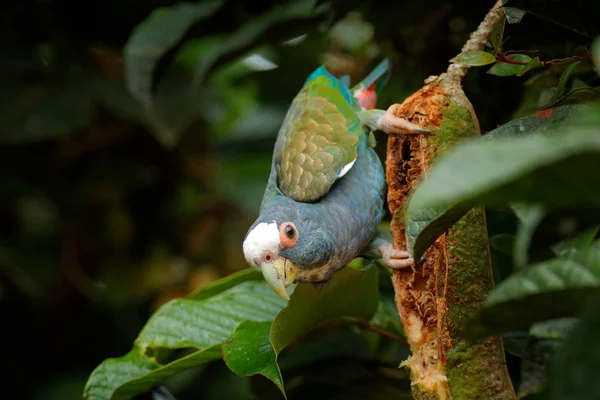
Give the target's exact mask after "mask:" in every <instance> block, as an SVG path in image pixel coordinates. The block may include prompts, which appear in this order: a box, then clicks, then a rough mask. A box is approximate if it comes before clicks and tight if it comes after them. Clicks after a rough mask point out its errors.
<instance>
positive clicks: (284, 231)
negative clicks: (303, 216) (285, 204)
mask: <svg viewBox="0 0 600 400" xmlns="http://www.w3.org/2000/svg"><path fill="white" fill-rule="evenodd" d="M279 238H280V241H281V246H282V247H283V248H285V249H289V248H290V247H293V246H294V245H295V244H296V242H297V241H298V229H297V228H296V225H294V223H293V222H284V223H283V224H281V226H280V227H279Z"/></svg>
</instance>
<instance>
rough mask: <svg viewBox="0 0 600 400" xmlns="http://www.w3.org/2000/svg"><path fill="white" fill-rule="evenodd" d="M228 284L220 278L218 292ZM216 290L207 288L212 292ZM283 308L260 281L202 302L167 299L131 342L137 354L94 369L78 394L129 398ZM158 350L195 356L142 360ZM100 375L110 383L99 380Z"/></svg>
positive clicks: (212, 355)
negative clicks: (240, 329) (240, 327)
mask: <svg viewBox="0 0 600 400" xmlns="http://www.w3.org/2000/svg"><path fill="white" fill-rule="evenodd" d="M248 275H250V274H245V275H241V276H245V277H248ZM239 276H240V275H238V276H237V279H239ZM231 281H232V279H231V278H230V279H225V282H224V283H222V285H221V287H222V288H224V287H226V286H227V285H228V284H230V283H231ZM217 286H218V285H216V284H215V285H213V290H214V288H215V287H217ZM209 290H210V289H209ZM199 297H201V296H199ZM285 304H286V301H285V300H283V299H281V298H280V297H279V296H277V295H276V294H275V293H274V292H273V291H272V290H271V288H270V287H269V286H268V285H267V284H266V283H265V282H264V281H247V282H242V283H240V284H239V285H237V286H235V287H232V288H230V289H228V290H226V291H223V292H222V293H219V294H217V295H214V296H213V297H209V298H204V299H202V300H193V299H189V298H188V299H176V300H172V301H170V302H168V303H166V304H165V305H163V306H162V307H161V308H160V309H159V310H158V311H157V312H156V313H155V314H154V315H152V317H150V319H149V320H148V322H147V323H146V325H145V326H144V328H143V329H142V331H141V332H140V334H139V336H138V338H137V339H136V348H137V349H139V350H138V351H135V350H134V351H133V352H132V353H129V354H128V355H127V356H124V357H121V358H117V359H109V360H106V361H104V362H103V363H102V364H100V365H99V366H98V367H97V368H96V369H95V370H94V372H93V373H92V375H91V376H90V378H89V380H88V383H87V385H86V388H85V392H84V395H85V396H88V398H92V399H124V398H131V397H132V396H134V395H135V394H137V393H140V392H142V391H144V390H146V389H149V388H151V387H152V386H154V385H156V384H157V383H159V382H161V381H163V380H164V379H166V378H167V377H169V376H172V375H174V374H177V373H179V372H181V371H183V370H186V369H190V368H192V367H195V366H198V365H201V364H203V363H205V362H207V361H211V360H215V359H218V358H220V357H221V344H222V343H223V342H224V341H226V340H227V339H228V338H229V337H230V336H231V334H232V333H233V332H234V330H235V329H236V328H237V326H238V325H239V324H240V323H241V322H242V321H246V320H250V321H256V322H269V323H270V321H272V320H273V319H274V318H275V316H276V315H277V313H278V312H279V311H280V310H281V309H282V308H283V307H284V306H285ZM158 348H168V349H177V348H194V349H198V351H195V352H193V353H191V354H189V355H187V356H185V357H182V358H179V359H177V360H175V361H173V362H170V363H167V364H164V365H161V364H160V363H158V362H156V361H154V360H153V359H152V358H150V357H149V356H148V355H147V353H148V349H158ZM140 365H141V366H142V367H140ZM106 376H108V377H111V379H106V378H102V377H106Z"/></svg>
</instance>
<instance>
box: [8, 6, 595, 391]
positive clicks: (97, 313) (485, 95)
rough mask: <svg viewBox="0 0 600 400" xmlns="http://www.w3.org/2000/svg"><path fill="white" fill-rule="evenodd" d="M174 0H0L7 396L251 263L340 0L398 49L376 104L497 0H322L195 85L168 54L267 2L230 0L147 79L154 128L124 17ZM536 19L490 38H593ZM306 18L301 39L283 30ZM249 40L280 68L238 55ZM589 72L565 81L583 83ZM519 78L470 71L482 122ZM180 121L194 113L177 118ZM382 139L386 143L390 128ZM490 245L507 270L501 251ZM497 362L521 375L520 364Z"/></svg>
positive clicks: (221, 30) (77, 366)
mask: <svg viewBox="0 0 600 400" xmlns="http://www.w3.org/2000/svg"><path fill="white" fill-rule="evenodd" d="M532 3H535V2H532ZM538 3H539V2H538ZM174 4H176V3H175V2H167V1H157V0H154V1H137V0H124V1H114V0H110V1H95V0H94V1H87V2H81V1H67V0H65V1H60V0H45V1H33V0H27V1H21V0H19V1H17V0H5V1H4V2H2V5H0V88H1V89H0V315H1V316H2V320H3V324H2V326H3V328H2V330H1V331H2V336H3V343H4V344H5V347H4V351H3V360H4V363H5V367H6V370H5V372H4V373H3V378H4V379H3V382H5V384H4V388H3V389H2V390H3V391H9V392H11V391H13V390H14V391H15V392H16V393H18V398H21V399H29V398H31V399H44V400H49V399H67V398H69V399H70V398H79V397H80V396H81V392H82V388H83V385H84V383H85V381H86V379H87V376H88V375H89V373H90V371H91V370H92V369H93V368H94V367H95V366H96V365H98V363H99V362H100V361H102V360H103V359H104V358H106V357H108V356H117V355H121V354H124V353H125V352H127V351H128V350H129V349H130V347H131V343H132V341H133V340H134V339H135V337H136V335H137V333H138V332H139V330H140V329H141V327H142V326H143V324H144V323H145V321H146V320H147V318H148V316H149V315H150V314H151V313H152V312H153V311H154V310H156V308H157V307H158V306H159V305H160V304H163V303H164V302H165V301H167V300H169V299H172V298H174V297H180V296H184V295H185V294H187V293H188V292H189V291H191V290H193V289H195V288H198V287H201V286H202V285H204V284H206V283H208V282H211V281H213V280H214V279H216V278H218V277H222V276H225V275H227V274H230V273H232V272H234V271H237V270H240V269H242V268H245V267H246V265H245V262H244V259H243V255H242V251H241V243H242V240H243V237H244V235H245V233H246V230H247V228H248V227H249V226H250V224H251V223H252V221H253V220H254V218H255V216H256V214H257V211H258V205H259V203H260V199H261V196H262V190H263V188H264V184H265V183H266V180H267V174H268V171H269V167H270V154H271V150H272V145H273V142H274V138H275V135H276V134H277V130H278V127H279V124H280V123H281V121H282V120H283V117H284V115H285V112H286V110H287V107H288V105H289V103H290V102H291V100H292V98H293V96H294V95H295V93H296V92H297V90H299V88H300V86H301V85H302V83H303V81H304V79H305V78H306V76H307V75H308V74H309V73H310V72H311V71H312V70H313V69H314V68H316V67H317V66H318V65H319V64H320V63H321V62H322V61H323V59H324V58H323V57H324V56H326V55H327V54H328V53H327V51H329V52H330V53H329V54H332V51H333V49H335V48H336V46H335V45H336V42H335V41H334V42H333V43H332V41H331V39H330V38H329V37H328V36H327V27H328V26H331V24H332V23H334V22H335V21H337V20H338V19H339V18H342V17H344V16H345V15H346V12H347V11H349V10H358V11H361V12H362V15H363V16H364V18H365V20H367V21H369V23H371V24H372V26H373V27H374V32H375V37H374V38H373V43H376V44H377V46H378V48H379V52H378V53H377V54H372V55H371V56H369V57H367V59H365V60H364V63H365V65H367V66H370V65H373V64H374V63H375V62H378V61H379V60H380V58H381V57H383V56H387V57H389V58H390V59H391V60H392V62H393V76H392V79H391V80H390V82H389V84H388V86H387V88H386V89H385V92H384V93H383V95H382V96H381V97H380V103H379V104H380V106H381V107H387V106H388V105H390V104H391V103H393V102H401V101H402V100H403V99H404V98H405V97H406V96H408V95H409V94H411V93H412V92H413V91H414V90H416V89H418V88H419V87H421V85H422V82H423V80H424V79H425V78H427V77H428V76H429V75H432V74H439V73H440V72H443V71H444V70H445V69H446V68H447V65H448V60H449V59H450V58H452V57H454V56H455V55H456V54H457V53H458V52H459V51H460V47H461V46H462V44H463V43H464V42H465V40H466V39H467V38H468V35H469V32H471V31H472V30H473V29H474V28H475V27H476V26H477V24H478V23H479V22H480V20H481V19H482V17H483V16H484V15H485V13H486V12H487V10H488V9H489V8H490V6H491V5H492V4H491V2H483V1H480V2H473V1H454V2H446V1H442V0H433V1H421V2H402V1H398V2H382V1H370V2H359V1H353V2H333V4H332V5H331V8H330V11H329V12H327V13H324V14H322V15H320V16H317V17H314V18H310V19H302V20H300V19H298V20H292V21H291V22H287V23H282V24H279V25H277V24H275V25H273V26H272V27H271V29H269V30H267V31H266V33H265V34H264V35H260V37H259V38H249V40H248V41H247V42H246V43H242V45H241V46H240V47H239V48H238V49H237V50H236V51H231V52H226V53H225V54H223V56H222V57H220V58H219V59H218V60H217V63H215V65H214V66H213V67H211V69H210V73H209V75H208V77H207V79H206V80H204V81H203V82H202V84H201V85H198V86H190V85H191V84H190V82H191V77H192V76H193V73H194V71H195V69H196V68H197V67H198V65H197V60H195V59H194V54H196V53H194V52H199V51H200V50H198V48H193V47H192V48H191V50H190V52H189V53H188V54H190V57H189V58H186V57H185V56H181V57H176V55H177V54H179V55H181V54H182V53H181V50H182V48H183V44H184V43H190V42H193V41H194V39H198V38H206V37H209V38H210V37H216V36H217V35H220V34H228V33H229V32H232V31H233V30H235V29H238V28H239V27H240V26H242V25H243V24H245V23H247V22H249V21H253V20H256V19H258V17H259V16H260V15H261V14H263V13H265V12H267V11H268V10H270V9H271V7H272V6H274V5H275V2H272V3H269V2H245V1H235V0H232V1H228V2H226V4H225V5H223V7H222V8H221V9H220V10H219V11H218V12H217V13H215V14H214V15H213V16H212V17H210V18H208V19H206V20H203V21H201V22H199V23H197V24H195V25H194V26H193V28H192V29H190V30H189V31H188V32H187V33H186V35H185V38H183V39H182V40H181V41H180V42H179V44H178V45H177V46H176V47H175V48H173V49H171V50H170V51H169V52H167V53H166V54H165V56H164V57H162V58H161V60H160V62H159V63H158V65H157V67H156V70H155V72H154V75H153V82H154V89H155V92H156V89H157V87H158V86H159V82H161V84H162V85H163V86H164V87H167V89H166V90H165V91H164V92H163V96H162V99H161V102H160V107H161V109H160V110H159V111H160V112H159V113H160V114H161V115H163V116H166V117H165V120H166V121H167V122H166V124H167V126H166V127H164V126H163V127H162V128H161V129H159V128H156V127H155V126H154V127H153V126H152V122H151V121H150V122H149V119H148V117H147V116H146V119H144V118H140V116H139V114H138V113H137V111H136V110H137V108H136V107H138V105H136V103H135V99H133V98H132V96H131V95H130V94H129V93H128V91H127V88H126V86H125V83H124V72H123V49H124V46H125V44H126V42H127V40H128V38H129V37H130V35H131V33H132V30H133V28H134V27H135V26H136V25H137V24H138V23H140V22H142V21H143V20H144V19H145V18H147V17H148V16H149V14H150V13H151V12H152V11H153V10H154V9H156V8H157V7H162V6H169V5H174ZM534 5H535V4H534ZM584 6H585V5H584ZM583 14H585V12H584V11H583V12H581V15H583ZM542 17H543V16H540V15H535V14H534V13H532V14H527V15H526V16H525V18H524V19H523V21H522V22H521V23H520V24H515V25H508V26H507V30H506V33H505V39H506V42H505V46H504V48H505V49H517V50H522V49H528V50H537V51H538V52H537V54H536V55H538V56H539V57H540V58H541V59H546V60H548V59H554V58H562V57H567V56H571V55H573V54H574V53H576V52H577V51H580V50H581V48H582V46H583V45H586V44H588V43H589V42H590V40H591V39H590V36H589V35H587V32H583V33H586V34H581V33H578V32H574V31H573V30H571V29H568V27H561V26H558V25H556V24H554V23H552V22H550V21H548V19H544V18H542ZM580 23H581V24H582V26H583V25H585V21H584V20H582V21H580ZM590 26H592V27H593V24H592V25H590ZM304 33H306V34H307V35H306V37H304V39H303V40H302V41H300V42H299V43H295V44H285V43H282V42H283V41H285V40H288V39H291V38H293V37H296V36H298V35H300V34H304ZM157 34H158V35H160V32H158V33H157ZM346 35H347V37H348V38H351V37H352V35H353V30H352V29H349V30H347V34H346ZM250 39H251V40H250ZM254 39H256V40H254ZM255 52H258V54H261V55H263V56H264V57H265V58H267V59H268V60H270V61H272V62H273V63H275V64H276V68H273V69H268V70H261V68H259V67H257V66H256V65H253V64H250V63H248V62H245V63H244V62H243V60H244V57H246V56H247V55H249V54H252V53H255ZM174 59H176V60H177V62H174V61H173V60H174ZM563 70H564V66H557V67H552V68H547V69H544V74H545V75H544V76H546V79H548V83H546V86H547V87H550V86H553V85H555V84H556V81H557V80H558V78H559V77H560V76H561V74H562V72H563ZM588 72H589V71H588ZM588 72H585V71H584V72H582V73H581V75H580V77H579V79H581V80H582V81H584V82H586V83H587V84H594V83H595V84H597V82H596V80H597V76H596V75H595V74H593V73H588ZM537 75H540V76H541V75H542V73H539V74H537ZM531 79H532V77H531V76H529V75H525V76H523V77H496V76H492V75H489V74H486V68H474V69H473V70H472V71H471V72H470V73H469V75H468V77H467V79H466V80H465V82H464V85H465V91H466V93H467V95H468V97H469V98H470V100H471V102H472V103H473V105H474V108H475V110H476V112H477V114H478V116H479V119H480V123H481V127H482V130H483V131H484V132H485V131H489V130H491V129H493V128H495V127H497V126H498V125H500V124H502V123H504V122H506V121H508V120H510V119H511V118H513V117H514V116H517V115H521V114H522V113H525V112H530V111H535V107H536V104H537V103H536V101H538V100H539V98H540V93H541V92H542V91H543V89H544V86H543V85H542V86H536V85H535V84H533V83H531V82H530V81H531ZM526 82H529V84H525V83H526ZM190 87H192V90H188V89H189V88H190ZM532 93H533V94H532ZM181 121H188V122H189V124H187V125H186V124H184V125H185V126H184V127H183V128H179V127H177V123H178V122H181ZM167 131H168V134H169V135H170V134H172V137H171V136H170V139H169V138H167V139H165V137H166V136H165V135H167V134H166V133H165V132H167ZM169 132H170V133H169ZM173 132H175V133H173ZM378 138H379V141H380V143H379V145H378V149H380V150H381V151H384V149H385V138H384V137H383V136H378ZM489 224H490V235H491V236H492V235H495V234H497V233H507V232H508V233H514V226H515V222H514V217H512V216H510V215H509V213H508V212H504V211H502V210H500V211H494V212H491V214H490V215H489ZM494 252H495V253H494V257H495V261H496V263H495V268H496V271H495V272H496V275H497V277H499V278H500V279H501V278H502V277H504V276H507V275H508V273H509V272H510V268H512V266H511V265H510V262H509V261H507V260H505V258H506V256H505V255H503V254H502V253H501V252H498V251H496V250H494ZM503 257H504V258H503ZM503 266H504V267H503ZM503 268H506V269H503ZM509 362H510V367H511V373H512V372H514V375H515V376H517V375H518V371H519V368H520V367H519V364H518V362H517V361H516V359H512V358H510V359H509ZM353 363H357V362H356V361H348V360H338V359H331V360H329V361H327V362H321V363H319V365H318V368H319V369H323V368H325V369H327V371H328V373H331V374H336V373H337V374H341V376H344V374H347V372H344V371H343V370H341V369H340V365H342V364H343V365H346V367H348V368H349V367H352V366H353V365H354V364H353ZM328 365H330V367H328ZM356 368H359V369H360V368H365V365H364V364H360V363H358V365H357V366H356ZM338 369H340V370H339V371H338ZM336 371H337V372H336ZM198 376H199V377H198ZM332 376H333V375H332ZM193 380H194V381H195V383H193V384H190V382H191V379H189V380H188V381H186V379H185V378H181V379H180V382H181V383H180V386H181V388H182V389H181V391H180V394H179V396H181V397H180V398H181V399H185V398H206V399H228V398H231V399H240V398H245V397H244V396H246V395H245V394H241V393H246V392H245V390H246V385H247V381H246V380H242V378H237V377H235V376H234V375H232V374H231V373H229V372H227V369H226V367H224V366H223V365H221V364H211V367H207V368H205V369H204V372H202V373H201V374H200V375H196V378H194V379H193ZM207 382H210V385H207V384H206V383H207ZM309 383H310V382H309ZM317 383H318V382H316V381H315V382H313V384H314V385H317ZM253 385H255V386H256V385H258V386H256V387H255V391H256V390H258V392H259V393H260V387H261V385H270V383H268V382H267V381H266V380H264V378H260V377H259V378H256V379H254V380H253ZM311 387H312V386H310V385H309V386H306V388H305V389H302V390H306V391H309V390H312V389H310V388H311ZM315 387H318V385H317V386H315ZM257 388H258V389H257ZM192 393H193V394H194V395H195V396H196V397H192ZM198 393H200V394H198ZM299 393H302V392H299ZM186 396H187V397H186Z"/></svg>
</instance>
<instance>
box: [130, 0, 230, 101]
mask: <svg viewBox="0 0 600 400" xmlns="http://www.w3.org/2000/svg"><path fill="white" fill-rule="evenodd" d="M222 3H223V1H220V0H216V1H214V0H213V1H204V2H201V3H181V4H177V5H174V6H172V7H162V8H158V9H156V10H155V11H153V12H152V14H151V15H150V16H149V17H148V18H147V19H145V20H144V21H143V22H141V23H140V24H138V25H137V26H136V27H135V28H134V30H133V32H132V33H131V36H130V37H129V39H128V40H127V43H126V44H125V49H124V54H123V63H124V71H125V80H126V82H127V87H128V89H129V90H130V91H131V93H132V94H133V95H134V96H135V97H136V98H137V99H138V100H139V101H140V102H141V103H142V104H143V105H144V106H145V107H146V108H148V109H151V108H152V107H153V100H152V83H153V74H154V69H155V67H156V64H157V63H158V60H159V59H160V58H161V57H162V56H163V55H164V54H165V53H166V52H167V51H168V50H170V49H172V48H173V47H174V46H175V45H176V44H177V43H178V42H179V41H180V40H181V39H182V37H183V36H184V35H185V33H186V32H187V30H188V29H189V28H190V27H191V26H192V25H193V24H195V23H196V22H198V21H201V20H202V19H205V18H208V17H209V16H211V15H212V14H214V13H215V12H216V11H217V10H218V9H219V7H220V6H221V5H222Z"/></svg>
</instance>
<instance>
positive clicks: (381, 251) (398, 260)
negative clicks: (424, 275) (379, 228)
mask: <svg viewBox="0 0 600 400" xmlns="http://www.w3.org/2000/svg"><path fill="white" fill-rule="evenodd" d="M365 256H368V257H373V258H382V259H383V262H384V263H385V265H386V266H387V267H388V268H392V269H402V268H408V267H413V266H414V265H415V260H414V259H413V258H412V257H411V256H410V254H409V252H408V251H406V250H396V249H394V247H393V246H392V243H390V242H389V241H388V240H387V239H386V238H385V237H383V235H381V234H378V235H377V236H376V237H375V238H374V239H373V241H372V242H371V243H370V244H369V251H368V252H367V253H365Z"/></svg>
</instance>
